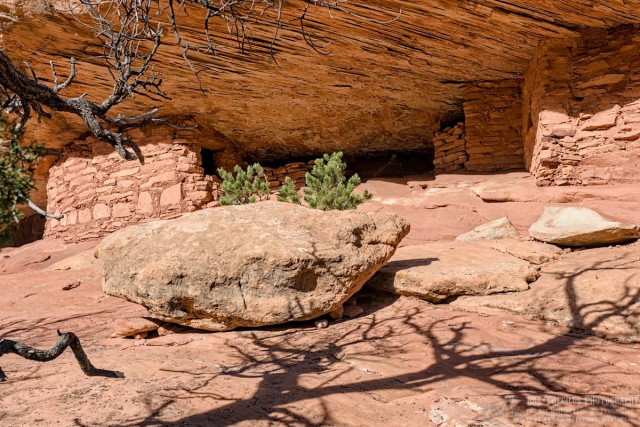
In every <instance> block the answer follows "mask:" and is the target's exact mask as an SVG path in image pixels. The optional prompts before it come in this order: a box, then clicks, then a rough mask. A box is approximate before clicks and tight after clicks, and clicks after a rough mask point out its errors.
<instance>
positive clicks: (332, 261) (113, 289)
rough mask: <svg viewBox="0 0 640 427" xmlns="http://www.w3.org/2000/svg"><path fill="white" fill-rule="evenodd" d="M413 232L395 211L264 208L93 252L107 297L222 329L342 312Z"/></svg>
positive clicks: (181, 221)
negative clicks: (387, 212) (98, 263)
mask: <svg viewBox="0 0 640 427" xmlns="http://www.w3.org/2000/svg"><path fill="white" fill-rule="evenodd" d="M408 232H409V225H408V224H407V222H405V221H404V220H402V219H400V218H399V217H398V216H396V215H392V214H379V213H365V212H354V211H349V212H339V211H329V212H322V211H318V210H314V209H310V208H305V207H301V206H296V205H293V204H289V203H280V202H262V203H255V204H250V205H244V206H229V207H222V208H215V209H209V210H204V211H199V212H194V213H191V214H187V215H184V216H182V217H180V218H178V219H175V220H170V221H156V222H150V223H146V224H140V225H135V226H131V227H128V228H125V229H123V230H120V231H118V232H116V233H113V234H111V235H110V236H108V237H107V238H105V239H104V240H103V241H102V243H101V244H100V246H99V247H98V248H97V249H96V256H97V258H98V260H99V261H100V264H101V268H102V274H103V277H104V282H103V290H104V291H105V292H106V293H107V294H109V295H113V296H118V297H121V298H124V299H127V300H129V301H132V302H136V303H138V304H141V305H143V306H145V307H147V308H148V309H149V311H150V315H151V316H152V317H154V318H158V319H161V320H165V321H169V322H174V323H178V324H182V325H186V326H190V327H193V328H199V329H207V330H212V331H223V330H230V329H233V328H236V327H240V326H263V325H272V324H277V323H284V322H288V321H294V320H308V319H313V318H315V317H318V316H321V315H323V314H326V313H329V312H331V311H333V310H336V309H337V308H339V307H340V306H341V305H342V304H343V303H344V302H345V301H346V300H347V299H349V298H350V297H351V296H352V295H353V294H354V293H355V292H357V291H358V290H360V288H361V287H362V285H363V284H364V283H365V282H366V281H367V280H368V279H369V278H370V277H371V276H372V275H373V274H374V273H375V272H376V271H377V270H378V269H379V268H380V267H382V266H383V265H384V264H385V263H386V262H387V261H388V260H389V258H390V257H391V256H392V255H393V253H394V251H395V249H396V246H397V245H398V243H400V240H401V239H402V238H403V237H404V236H405V235H406V234H407V233H408Z"/></svg>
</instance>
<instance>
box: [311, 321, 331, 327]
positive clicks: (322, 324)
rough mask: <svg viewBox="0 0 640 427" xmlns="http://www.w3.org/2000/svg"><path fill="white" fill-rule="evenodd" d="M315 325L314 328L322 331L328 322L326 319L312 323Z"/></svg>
mask: <svg viewBox="0 0 640 427" xmlns="http://www.w3.org/2000/svg"><path fill="white" fill-rule="evenodd" d="M314 323H315V324H316V328H318V329H324V328H326V327H327V326H329V321H328V320H327V319H319V320H316V321H315V322H314Z"/></svg>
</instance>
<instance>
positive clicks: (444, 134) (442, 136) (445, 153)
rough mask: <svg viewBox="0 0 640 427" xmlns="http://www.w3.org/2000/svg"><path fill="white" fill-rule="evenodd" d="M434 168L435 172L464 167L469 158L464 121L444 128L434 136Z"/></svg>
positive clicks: (452, 170) (450, 170) (453, 170)
mask: <svg viewBox="0 0 640 427" xmlns="http://www.w3.org/2000/svg"><path fill="white" fill-rule="evenodd" d="M433 147H434V156H433V168H434V172H435V173H443V172H455V171H459V170H462V169H464V165H465V163H466V162H467V161H468V160H469V156H468V154H467V141H466V139H465V132H464V122H460V123H458V124H456V125H455V126H450V127H446V128H444V129H443V130H442V131H441V132H436V134H435V135H434V137H433Z"/></svg>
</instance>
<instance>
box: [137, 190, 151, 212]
mask: <svg viewBox="0 0 640 427" xmlns="http://www.w3.org/2000/svg"><path fill="white" fill-rule="evenodd" d="M153 210H154V209H153V197H152V196H151V194H150V193H148V192H146V191H145V192H142V193H140V196H139V197H138V204H137V205H136V212H139V213H143V214H150V213H153Z"/></svg>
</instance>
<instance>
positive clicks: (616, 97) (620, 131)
mask: <svg viewBox="0 0 640 427" xmlns="http://www.w3.org/2000/svg"><path fill="white" fill-rule="evenodd" d="M523 87H524V89H523V94H524V107H523V111H524V114H523V128H524V140H525V159H526V163H527V167H528V168H529V169H530V171H531V172H532V174H533V175H534V176H535V177H536V179H537V182H538V184H539V185H593V184H606V183H612V182H615V183H628V182H638V181H640V32H639V30H638V28H636V27H630V26H627V27H620V28H617V29H614V30H609V31H606V30H589V31H588V32H585V33H583V34H582V35H581V36H580V37H576V38H575V39H573V40H569V41H566V42H546V43H543V44H542V45H541V46H540V47H539V48H538V52H537V53H536V57H535V58H534V60H533V61H532V63H531V65H530V67H529V70H528V71H527V74H526V76H525V82H524V86H523Z"/></svg>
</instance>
